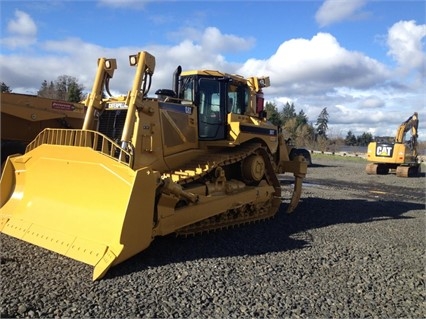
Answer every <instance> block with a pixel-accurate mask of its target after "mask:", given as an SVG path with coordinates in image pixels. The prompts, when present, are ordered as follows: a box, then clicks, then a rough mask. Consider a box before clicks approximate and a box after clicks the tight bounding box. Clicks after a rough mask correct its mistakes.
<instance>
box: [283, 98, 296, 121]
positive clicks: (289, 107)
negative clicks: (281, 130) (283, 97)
mask: <svg viewBox="0 0 426 319" xmlns="http://www.w3.org/2000/svg"><path fill="white" fill-rule="evenodd" d="M295 117H296V109H295V107H294V104H293V103H291V104H290V103H288V102H287V103H286V104H285V105H284V107H283V110H282V112H281V120H282V122H283V124H285V123H286V122H287V121H288V120H290V119H292V118H295Z"/></svg>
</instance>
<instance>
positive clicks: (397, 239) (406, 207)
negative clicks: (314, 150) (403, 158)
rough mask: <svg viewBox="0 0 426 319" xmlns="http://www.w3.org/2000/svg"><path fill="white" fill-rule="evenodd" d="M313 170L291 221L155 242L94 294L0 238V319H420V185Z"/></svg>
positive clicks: (71, 270)
mask: <svg viewBox="0 0 426 319" xmlns="http://www.w3.org/2000/svg"><path fill="white" fill-rule="evenodd" d="M313 161H314V165H313V166H312V167H309V169H308V176H307V178H306V180H305V183H304V189H303V195H302V199H301V202H300V204H299V207H298V208H297V210H296V212H295V213H293V214H290V215H288V214H285V213H284V209H285V205H283V206H282V212H281V213H279V214H278V215H277V216H276V217H275V218H273V219H271V220H267V221H265V222H259V223H255V224H250V225H246V226H241V227H238V228H233V229H228V230H223V231H217V232H213V233H209V234H205V235H202V236H201V235H200V236H195V237H189V238H176V237H175V236H167V237H162V238H157V239H156V240H155V241H154V242H153V244H152V245H151V246H150V247H149V248H148V249H147V250H146V251H144V252H142V253H140V254H138V255H137V256H135V257H133V258H132V259H130V260H128V261H126V262H124V263H122V264H120V265H118V266H116V267H114V268H112V269H111V270H110V271H109V273H108V274H107V276H106V277H104V279H102V280H100V281H96V282H92V281H91V272H92V269H91V267H89V266H86V265H84V264H81V263H78V262H76V261H73V260H71V259H68V258H66V257H62V256H60V255H57V254H54V253H51V252H48V251H46V250H44V249H41V248H39V247H35V246H33V245H30V244H27V243H25V242H21V241H19V240H16V239H14V238H10V237H8V236H5V235H3V234H1V235H0V239H1V265H0V266H1V267H0V271H1V292H2V293H1V300H0V310H1V317H2V318H5V317H30V318H31V317H48V318H53V317H58V318H59V317H73V318H82V317H86V318H88V317H92V318H93V317H94V318H135V317H144V318H175V317H180V318H188V317H191V318H212V317H214V318H248V317H250V318H251V317H263V318H265V317H267V318H284V317H291V318H307V317H309V318H312V317H315V318H331V317H333V318H360V317H364V318H365V317H373V318H425V317H426V302H425V297H426V289H425V257H424V256H425V247H426V246H425V174H424V173H423V174H422V176H421V177H418V178H409V179H404V178H398V177H396V176H395V175H386V176H368V175H366V174H365V173H364V167H365V162H364V161H363V160H358V161H354V160H342V159H339V158H337V157H331V156H330V157H324V156H322V157H318V158H317V157H316V156H314V157H313ZM282 183H283V194H284V195H285V196H287V195H286V194H287V193H288V188H289V185H288V183H287V181H286V179H285V178H284V180H283V181H282Z"/></svg>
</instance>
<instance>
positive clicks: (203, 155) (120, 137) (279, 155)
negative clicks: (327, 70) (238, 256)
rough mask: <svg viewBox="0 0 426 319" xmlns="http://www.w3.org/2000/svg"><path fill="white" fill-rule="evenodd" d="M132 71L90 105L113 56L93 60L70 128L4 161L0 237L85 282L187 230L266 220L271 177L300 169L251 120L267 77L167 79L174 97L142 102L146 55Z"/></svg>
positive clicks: (271, 201) (297, 184)
mask: <svg viewBox="0 0 426 319" xmlns="http://www.w3.org/2000/svg"><path fill="white" fill-rule="evenodd" d="M130 64H131V65H133V66H135V67H136V74H135V79H134V83H133V87H132V89H131V90H130V91H129V93H128V94H127V95H126V96H119V97H110V98H106V99H102V94H101V93H102V88H103V87H104V85H105V82H107V81H108V80H109V78H112V76H113V73H114V70H115V68H116V62H115V60H114V59H105V58H101V59H99V60H98V72H97V75H96V77H95V81H94V85H93V89H92V93H91V94H89V96H88V98H87V100H86V101H85V105H86V107H87V112H86V116H85V119H84V123H83V125H82V129H58V128H48V129H45V130H43V131H42V132H41V133H40V134H39V135H38V136H37V137H36V138H35V139H34V140H33V141H32V142H31V143H30V144H29V145H28V146H27V149H26V152H25V154H23V155H19V156H11V157H9V158H8V160H7V162H6V164H5V167H4V171H3V174H2V178H1V181H0V186H1V208H0V230H1V232H3V233H5V234H8V235H10V236H13V237H16V238H19V239H22V240H24V241H27V242H29V243H32V244H35V245H38V246H41V247H44V248H47V249H49V250H52V251H54V252H57V253H60V254H62V255H65V256H68V257H70V258H74V259H76V260H79V261H82V262H84V263H87V264H90V265H92V266H94V273H93V279H99V278H102V276H104V275H105V273H106V272H107V270H108V269H109V267H111V266H113V265H116V264H118V263H120V262H122V261H124V260H126V259H128V258H129V257H131V256H133V255H135V254H137V253H139V252H140V251H143V250H144V249H146V248H147V247H148V246H149V245H150V243H151V241H152V240H153V239H154V238H155V237H156V236H162V235H167V234H170V233H174V232H176V233H177V234H183V235H186V234H194V233H200V232H204V231H210V230H214V229H218V228H224V227H228V226H232V225H238V224H243V223H247V222H251V221H256V220H261V219H266V218H270V217H272V216H274V215H275V214H276V212H277V211H278V210H279V207H280V205H281V202H282V199H281V187H280V183H279V181H278V177H277V174H283V173H286V172H288V173H292V174H293V175H294V178H295V180H294V194H293V196H292V197H291V198H290V200H289V204H288V208H287V211H288V212H291V211H293V210H294V209H295V208H296V206H297V203H298V201H299V199H300V195H301V187H302V180H303V177H304V176H305V174H306V172H307V163H306V162H304V161H303V160H302V158H297V159H295V160H293V161H290V160H289V156H288V146H287V145H286V143H285V141H284V138H283V137H282V135H281V134H280V133H279V131H278V128H277V127H275V126H274V125H272V124H271V123H269V122H267V121H266V119H265V114H264V113H263V98H262V94H261V89H262V88H264V87H267V86H269V78H249V79H244V78H242V77H240V76H236V75H228V74H225V73H220V72H218V71H188V72H183V73H182V72H180V71H179V72H176V75H175V77H174V79H175V80H176V81H175V82H176V83H178V84H176V85H175V88H174V90H159V91H157V95H158V97H157V98H149V97H147V93H148V88H149V86H150V78H151V76H152V75H153V73H154V68H155V59H154V57H153V56H151V55H150V54H149V53H147V52H139V53H138V54H136V55H132V56H130Z"/></svg>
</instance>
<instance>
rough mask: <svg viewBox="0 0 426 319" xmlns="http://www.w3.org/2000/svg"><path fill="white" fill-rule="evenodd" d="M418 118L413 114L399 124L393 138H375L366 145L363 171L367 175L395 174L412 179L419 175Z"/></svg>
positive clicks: (416, 114)
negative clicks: (365, 161)
mask: <svg viewBox="0 0 426 319" xmlns="http://www.w3.org/2000/svg"><path fill="white" fill-rule="evenodd" d="M418 126H419V116H418V113H417V112H415V113H414V114H413V115H412V116H410V117H409V118H408V119H407V120H405V121H404V122H402V123H401V125H400V126H399V127H398V129H397V131H396V135H395V138H393V139H389V138H376V141H373V142H371V143H369V144H368V150H367V161H369V162H371V163H368V164H367V166H366V168H365V170H366V172H367V174H369V175H375V174H380V175H384V174H388V173H389V172H395V173H396V176H398V177H412V176H416V175H418V174H419V170H420V162H419V160H418V151H417V137H418V134H417V132H418ZM410 130H411V137H410V139H409V140H408V141H406V139H405V138H406V133H407V132H408V131H410Z"/></svg>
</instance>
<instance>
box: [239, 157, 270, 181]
mask: <svg viewBox="0 0 426 319" xmlns="http://www.w3.org/2000/svg"><path fill="white" fill-rule="evenodd" d="M241 165H242V166H241V173H242V177H243V180H244V182H246V183H247V184H257V183H259V182H260V181H261V180H262V179H263V176H264V175H265V169H266V168H265V160H264V159H263V157H262V156H260V155H258V154H252V155H250V156H249V157H247V158H245V159H244V160H243V162H242V164H241Z"/></svg>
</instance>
